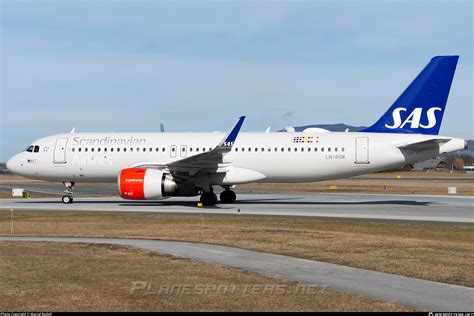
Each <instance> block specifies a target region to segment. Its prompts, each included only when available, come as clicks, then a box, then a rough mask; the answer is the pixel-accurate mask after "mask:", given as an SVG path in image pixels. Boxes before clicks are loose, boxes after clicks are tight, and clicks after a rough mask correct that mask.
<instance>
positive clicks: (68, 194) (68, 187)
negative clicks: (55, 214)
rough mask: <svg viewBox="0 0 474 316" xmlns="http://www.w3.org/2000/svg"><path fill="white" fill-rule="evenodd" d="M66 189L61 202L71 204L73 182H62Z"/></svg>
mask: <svg viewBox="0 0 474 316" xmlns="http://www.w3.org/2000/svg"><path fill="white" fill-rule="evenodd" d="M63 183H64V186H65V187H66V189H64V195H63V197H62V199H61V200H62V201H63V203H64V204H71V203H72V201H73V198H72V193H73V189H74V182H63Z"/></svg>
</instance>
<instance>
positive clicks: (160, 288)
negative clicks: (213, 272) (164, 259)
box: [129, 281, 326, 296]
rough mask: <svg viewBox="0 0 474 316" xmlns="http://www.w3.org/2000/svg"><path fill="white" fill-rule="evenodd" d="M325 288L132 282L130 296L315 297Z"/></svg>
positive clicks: (300, 285) (303, 285)
mask: <svg viewBox="0 0 474 316" xmlns="http://www.w3.org/2000/svg"><path fill="white" fill-rule="evenodd" d="M325 288H326V287H325V286H318V287H314V286H311V285H305V284H297V285H286V284H156V283H153V282H148V281H133V282H132V284H131V287H130V292H129V293H130V295H134V296H136V295H139V296H149V295H242V296H249V295H317V294H319V293H321V291H324V290H325Z"/></svg>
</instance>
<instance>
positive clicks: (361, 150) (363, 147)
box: [355, 137, 370, 164]
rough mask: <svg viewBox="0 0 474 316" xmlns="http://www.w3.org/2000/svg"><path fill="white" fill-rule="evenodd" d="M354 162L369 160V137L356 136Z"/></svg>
mask: <svg viewBox="0 0 474 316" xmlns="http://www.w3.org/2000/svg"><path fill="white" fill-rule="evenodd" d="M355 163H357V164H368V163H370V161H369V138H368V137H356V157H355Z"/></svg>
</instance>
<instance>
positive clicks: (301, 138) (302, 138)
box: [293, 136, 319, 144]
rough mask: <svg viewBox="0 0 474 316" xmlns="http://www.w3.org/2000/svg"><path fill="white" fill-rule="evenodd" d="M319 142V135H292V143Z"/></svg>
mask: <svg viewBox="0 0 474 316" xmlns="http://www.w3.org/2000/svg"><path fill="white" fill-rule="evenodd" d="M311 143H316V144H317V143H319V136H295V137H293V144H311Z"/></svg>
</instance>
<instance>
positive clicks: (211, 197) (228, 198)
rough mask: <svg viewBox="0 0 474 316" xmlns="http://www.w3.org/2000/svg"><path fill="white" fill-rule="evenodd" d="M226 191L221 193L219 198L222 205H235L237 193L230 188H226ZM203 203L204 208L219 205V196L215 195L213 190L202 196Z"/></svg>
mask: <svg viewBox="0 0 474 316" xmlns="http://www.w3.org/2000/svg"><path fill="white" fill-rule="evenodd" d="M224 189H225V190H224V191H222V192H221V194H220V196H219V198H220V200H221V202H222V203H229V204H230V203H234V202H235V200H236V198H237V196H236V195H235V192H234V191H232V190H231V189H229V188H228V187H225V188H224ZM201 203H202V205H204V206H212V205H215V204H216V203H217V195H216V194H215V193H214V191H213V190H212V188H211V190H210V191H209V192H203V193H202V194H201Z"/></svg>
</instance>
